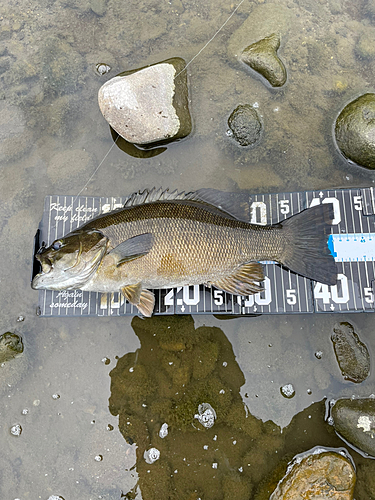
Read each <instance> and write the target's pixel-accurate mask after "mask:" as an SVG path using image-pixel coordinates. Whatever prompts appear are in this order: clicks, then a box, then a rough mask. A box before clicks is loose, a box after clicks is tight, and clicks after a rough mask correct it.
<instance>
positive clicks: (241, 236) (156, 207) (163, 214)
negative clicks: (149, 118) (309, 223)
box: [87, 202, 280, 291]
mask: <svg viewBox="0 0 375 500" xmlns="http://www.w3.org/2000/svg"><path fill="white" fill-rule="evenodd" d="M87 227H92V228H95V229H100V230H101V231H102V232H103V234H104V235H106V236H108V238H109V242H110V246H111V247H115V246H116V245H118V244H119V243H120V242H121V241H123V240H126V239H128V238H131V237H133V236H135V235H137V234H142V233H152V234H153V236H154V245H153V248H152V249H151V251H150V252H149V254H148V255H146V256H144V257H143V258H142V259H137V260H135V261H133V262H130V263H129V264H128V275H129V276H131V277H132V278H131V283H138V282H140V281H142V283H143V284H144V286H145V288H148V287H150V288H165V287H170V286H171V283H173V284H174V285H175V286H184V285H186V284H192V285H194V284H199V283H202V281H203V282H209V281H215V280H217V279H220V278H222V277H223V276H226V275H228V273H231V272H233V271H234V270H235V269H236V268H238V266H239V265H241V264H243V263H245V262H248V261H251V260H262V259H263V258H266V257H265V256H268V258H270V256H272V258H277V257H278V254H279V253H280V250H279V248H280V242H279V238H277V237H275V232H276V231H277V229H275V230H274V231H273V232H272V233H273V234H272V235H271V233H270V231H269V230H267V229H266V228H264V227H262V226H256V225H250V224H248V223H245V222H241V221H238V220H235V219H232V218H229V217H228V216H226V215H225V214H224V213H222V214H215V213H211V212H210V211H207V210H203V209H202V208H200V207H199V206H196V204H194V203H191V202H190V203H184V202H181V203H177V204H172V203H170V202H160V203H151V204H147V205H144V206H141V207H134V208H133V209H125V210H122V211H120V212H118V213H116V214H114V217H113V220H112V219H111V218H110V216H105V217H103V218H102V219H99V220H98V221H95V222H93V223H89V224H88V225H87ZM181 235H183V237H181ZM223 242H224V244H223ZM166 256H169V257H170V258H169V259H166ZM167 263H168V264H169V265H168V266H166V264H167ZM171 276H172V277H173V279H172V280H171ZM101 278H102V275H101V273H100V270H99V273H98V274H97V276H96V277H95V281H94V282H93V291H102V290H100V284H99V282H100V280H101ZM96 287H98V289H97V290H96Z"/></svg>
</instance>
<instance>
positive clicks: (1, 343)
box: [0, 332, 23, 363]
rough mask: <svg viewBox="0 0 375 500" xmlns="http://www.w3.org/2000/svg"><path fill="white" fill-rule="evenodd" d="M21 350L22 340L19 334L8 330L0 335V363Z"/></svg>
mask: <svg viewBox="0 0 375 500" xmlns="http://www.w3.org/2000/svg"><path fill="white" fill-rule="evenodd" d="M22 352H23V342H22V338H21V337H20V336H19V335H17V334H15V333H10V332H6V333H3V334H2V335H0V363H5V362H6V361H9V360H10V359H13V358H15V357H16V356H17V354H21V353H22Z"/></svg>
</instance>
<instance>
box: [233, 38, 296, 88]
mask: <svg viewBox="0 0 375 500" xmlns="http://www.w3.org/2000/svg"><path fill="white" fill-rule="evenodd" d="M279 47H280V37H279V35H276V34H275V33H273V34H272V35H270V36H267V37H266V38H263V39H262V40H259V41H258V42H255V43H253V44H251V45H249V46H248V47H246V49H245V50H244V51H243V52H242V55H241V60H242V62H244V63H245V64H247V65H248V66H250V68H252V69H253V70H255V71H257V72H258V73H260V74H261V75H262V76H263V77H264V78H265V79H266V80H267V81H268V82H269V83H270V84H271V85H272V87H281V86H283V85H284V83H285V82H286V77H287V74H286V69H285V66H284V64H283V62H282V61H281V59H280V58H279V56H278V55H277V50H278V48H279Z"/></svg>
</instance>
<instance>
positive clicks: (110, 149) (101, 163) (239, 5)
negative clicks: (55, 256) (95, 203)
mask: <svg viewBox="0 0 375 500" xmlns="http://www.w3.org/2000/svg"><path fill="white" fill-rule="evenodd" d="M244 1H245V0H241V2H240V3H239V4H238V5H237V7H236V8H235V9H234V10H233V12H232V13H231V14H230V15H229V16H228V18H227V19H226V21H225V22H224V23H223V24H222V25H221V26H220V28H219V29H218V30H217V31H216V33H215V34H214V36H213V37H211V38H210V39H209V40H208V42H207V43H206V44H205V45H204V46H203V47H202V48H201V49H200V50H199V52H197V53H196V54H195V56H194V57H193V58H192V59H190V61H189V62H188V63H187V64H186V66H185V67H184V69H182V70H181V71H180V72H179V73H177V75H176V76H175V77H174V80H175V79H176V78H177V77H178V76H179V75H181V73H182V72H183V71H186V69H187V67H188V66H190V64H191V63H192V62H193V61H194V60H195V59H196V58H197V57H198V56H199V55H200V54H201V53H202V52H203V51H204V49H205V48H206V47H207V46H208V45H209V44H210V43H211V42H212V40H213V39H214V38H215V37H216V36H217V35H218V34H219V33H220V31H221V30H222V29H223V28H224V26H225V25H226V24H227V23H228V22H229V21H230V20H231V18H232V17H233V16H234V14H235V13H236V12H237V10H238V9H239V8H240V7H241V5H242V4H243V3H244ZM119 137H120V136H119V135H118V136H117V137H116V139H115V141H114V143H113V144H112V146H111V147H110V148H109V150H108V151H107V153H106V154H105V156H104V158H103V159H102V161H101V162H100V163H99V165H98V166H97V167H96V169H95V170H94V172H93V174H92V175H91V177H90V178H89V180H88V181H87V182H86V184H85V185H84V186H83V188H82V189H81V190H80V191H79V193H78V194H77V195H76V197H75V198H74V200H73V202H72V206H73V204H74V202H75V201H76V200H77V198H78V196H79V195H80V194H81V193H82V191H84V190H85V189H86V188H87V186H88V185H89V183H90V182H91V180H92V179H93V177H94V175H95V174H96V173H97V172H98V170H99V168H100V167H101V166H102V165H103V163H104V161H105V159H106V158H107V156H108V155H109V153H110V152H111V151H112V149H113V147H114V145H115V144H116V142H117V139H118V138H119Z"/></svg>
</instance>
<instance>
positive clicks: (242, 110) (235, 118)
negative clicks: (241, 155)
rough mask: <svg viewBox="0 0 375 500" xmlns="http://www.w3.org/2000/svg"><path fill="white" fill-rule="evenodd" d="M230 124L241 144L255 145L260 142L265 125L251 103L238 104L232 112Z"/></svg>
mask: <svg viewBox="0 0 375 500" xmlns="http://www.w3.org/2000/svg"><path fill="white" fill-rule="evenodd" d="M228 125H229V128H230V130H231V132H232V134H233V137H234V138H235V140H236V141H237V142H238V143H239V144H240V145H241V146H254V145H255V144H256V143H257V142H259V140H260V137H261V133H262V128H263V127H262V123H261V121H260V119H259V116H258V113H257V112H256V110H255V109H254V108H253V107H252V106H250V104H244V105H240V106H238V107H237V108H236V109H235V110H234V111H233V112H232V113H231V115H230V117H229V119H228Z"/></svg>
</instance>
